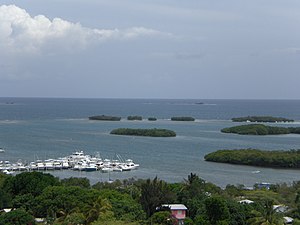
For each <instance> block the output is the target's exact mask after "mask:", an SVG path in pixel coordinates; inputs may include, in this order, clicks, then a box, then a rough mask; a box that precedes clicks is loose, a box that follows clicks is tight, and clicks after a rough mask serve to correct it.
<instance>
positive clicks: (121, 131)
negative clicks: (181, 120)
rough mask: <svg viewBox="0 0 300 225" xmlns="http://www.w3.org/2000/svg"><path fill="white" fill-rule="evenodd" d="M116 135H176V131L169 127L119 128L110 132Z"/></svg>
mask: <svg viewBox="0 0 300 225" xmlns="http://www.w3.org/2000/svg"><path fill="white" fill-rule="evenodd" d="M110 134H115V135H133V136H149V137H175V136H176V133H175V132H174V131H172V130H167V129H156V128H154V129H133V128H118V129H114V130H112V131H111V132H110Z"/></svg>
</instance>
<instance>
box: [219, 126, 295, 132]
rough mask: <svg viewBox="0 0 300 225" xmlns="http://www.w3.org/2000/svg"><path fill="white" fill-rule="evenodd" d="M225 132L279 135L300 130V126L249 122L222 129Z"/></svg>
mask: <svg viewBox="0 0 300 225" xmlns="http://www.w3.org/2000/svg"><path fill="white" fill-rule="evenodd" d="M221 132H223V133H234V134H241V135H277V134H289V133H294V132H300V129H299V128H286V127H272V126H266V125H263V124H247V125H241V126H234V127H228V128H224V129H222V130H221Z"/></svg>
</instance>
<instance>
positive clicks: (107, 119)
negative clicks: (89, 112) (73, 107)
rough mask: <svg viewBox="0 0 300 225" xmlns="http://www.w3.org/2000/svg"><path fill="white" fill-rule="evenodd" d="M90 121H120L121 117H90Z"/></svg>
mask: <svg viewBox="0 0 300 225" xmlns="http://www.w3.org/2000/svg"><path fill="white" fill-rule="evenodd" d="M89 120H106V121H120V120H121V117H118V116H106V115H101V116H90V117H89Z"/></svg>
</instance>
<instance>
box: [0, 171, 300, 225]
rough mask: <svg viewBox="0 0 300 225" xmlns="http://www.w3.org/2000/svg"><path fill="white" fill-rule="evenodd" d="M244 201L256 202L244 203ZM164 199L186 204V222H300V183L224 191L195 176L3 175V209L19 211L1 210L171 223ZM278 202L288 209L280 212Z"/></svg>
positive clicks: (66, 223) (68, 218)
mask: <svg viewBox="0 0 300 225" xmlns="http://www.w3.org/2000/svg"><path fill="white" fill-rule="evenodd" d="M30 179H33V180H34V185H32V184H31V180H30ZM31 188H34V190H32V189H31ZM22 189H23V190H22ZM37 190H39V191H37ZM241 199H250V200H252V201H254V203H253V204H241V203H239V200H241ZM165 203H168V204H172V203H181V204H184V205H186V206H187V208H188V212H187V215H188V217H187V218H186V219H185V224H186V225H256V224H265V225H266V224H268V225H278V224H283V216H290V217H293V218H295V220H294V223H293V224H294V225H297V224H298V225H299V220H298V219H299V218H300V182H294V183H293V184H292V185H290V186H288V185H286V184H280V185H279V184H278V185H271V188H270V189H269V190H267V189H254V190H247V189H245V188H244V186H243V185H238V186H234V185H227V186H226V188H225V189H224V190H222V189H221V188H219V187H217V186H216V185H214V184H212V183H209V182H206V181H205V180H203V179H201V178H199V177H198V176H197V175H196V174H190V175H189V176H188V178H187V179H186V180H184V181H183V182H180V183H166V182H164V181H162V180H159V179H158V178H154V179H147V180H134V179H128V180H123V181H119V180H116V181H115V182H113V183H97V184H95V185H93V186H91V185H90V184H89V181H88V180H87V179H86V178H68V179H64V180H61V181H60V180H58V179H57V178H55V177H53V176H52V175H47V174H42V173H38V172H32V173H31V174H29V173H28V172H25V173H21V174H18V175H16V176H10V175H4V174H0V208H1V209H2V208H12V207H13V208H15V209H16V210H14V211H11V212H8V213H0V225H16V224H20V225H26V224H35V221H34V219H33V218H45V220H46V222H47V224H53V225H54V224H55V225H75V224H84V225H100V224H101V225H138V224H144V225H150V224H151V225H152V224H153V225H172V224H174V220H173V218H172V217H171V214H170V211H168V210H166V209H162V208H161V207H160V206H161V205H162V204H165ZM275 204H277V205H278V204H284V205H286V206H288V207H289V210H288V211H286V212H284V213H278V212H277V211H276V210H274V208H273V205H275Z"/></svg>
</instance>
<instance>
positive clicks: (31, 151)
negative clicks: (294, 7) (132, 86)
mask: <svg viewBox="0 0 300 225" xmlns="http://www.w3.org/2000/svg"><path fill="white" fill-rule="evenodd" d="M200 102H201V103H203V104H195V103H200ZM102 114H105V115H113V116H121V117H122V120H121V121H118V122H111V121H89V120H88V116H91V115H102ZM129 115H141V116H143V118H144V120H143V121H128V120H127V119H126V117H127V116H129ZM248 115H271V116H282V117H286V118H290V119H294V120H295V122H294V123H289V124H284V123H282V124H281V123H279V124H276V125H278V126H300V100H205V99H200V100H191V99H188V100H182V99H172V100H170V99H55V98H0V147H2V148H5V149H6V151H5V153H1V154H0V161H1V160H9V161H17V160H19V159H22V160H23V161H27V162H30V161H34V160H36V159H48V158H58V157H62V156H66V155H69V154H71V153H72V152H73V151H75V150H84V151H85V153H87V154H95V153H96V152H99V153H100V155H101V156H102V158H113V157H114V156H115V154H116V153H117V154H120V155H121V156H122V157H123V158H132V159H133V160H134V161H135V162H137V163H139V164H140V168H139V169H138V170H135V171H128V172H121V173H117V172H115V173H111V174H110V176H111V178H112V179H125V178H130V177H134V178H154V177H155V176H158V177H159V178H160V179H163V180H166V181H168V182H180V181H183V179H185V178H187V176H188V175H189V174H190V173H191V172H193V173H197V174H198V175H199V176H200V177H202V178H203V179H205V180H207V181H210V182H213V183H215V184H217V185H219V186H221V187H225V186H226V184H245V185H247V186H252V185H253V184H254V183H256V182H270V183H281V182H287V183H291V182H293V181H296V180H300V171H299V170H285V169H270V168H258V167H250V166H239V165H229V164H219V163H212V162H206V161H204V160H203V157H204V155H205V154H207V153H209V152H212V151H216V150H218V149H238V148H259V149H266V150H289V149H300V135H295V134H289V135H279V136H259V137H257V136H239V135H235V134H224V133H221V132H220V129H222V128H224V127H229V126H233V125H237V123H233V122H231V120H230V119H231V118H232V117H240V116H248ZM172 116H192V117H194V118H196V121H195V122H174V121H170V118H171V117H172ZM148 117H156V118H157V119H158V120H157V121H152V122H150V121H148V120H147V118H148ZM238 124H239V123H238ZM119 127H130V128H166V129H171V130H174V131H175V132H176V133H177V137H175V138H151V137H132V136H114V135H110V134H109V132H110V131H111V130H112V129H114V128H119ZM257 171H260V172H259V173H257ZM52 173H53V174H54V175H55V176H59V177H61V178H64V177H69V176H79V177H88V178H89V179H90V180H91V182H92V183H95V182H98V181H106V180H107V179H108V174H102V173H100V172H89V173H84V172H75V171H55V172H52Z"/></svg>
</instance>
